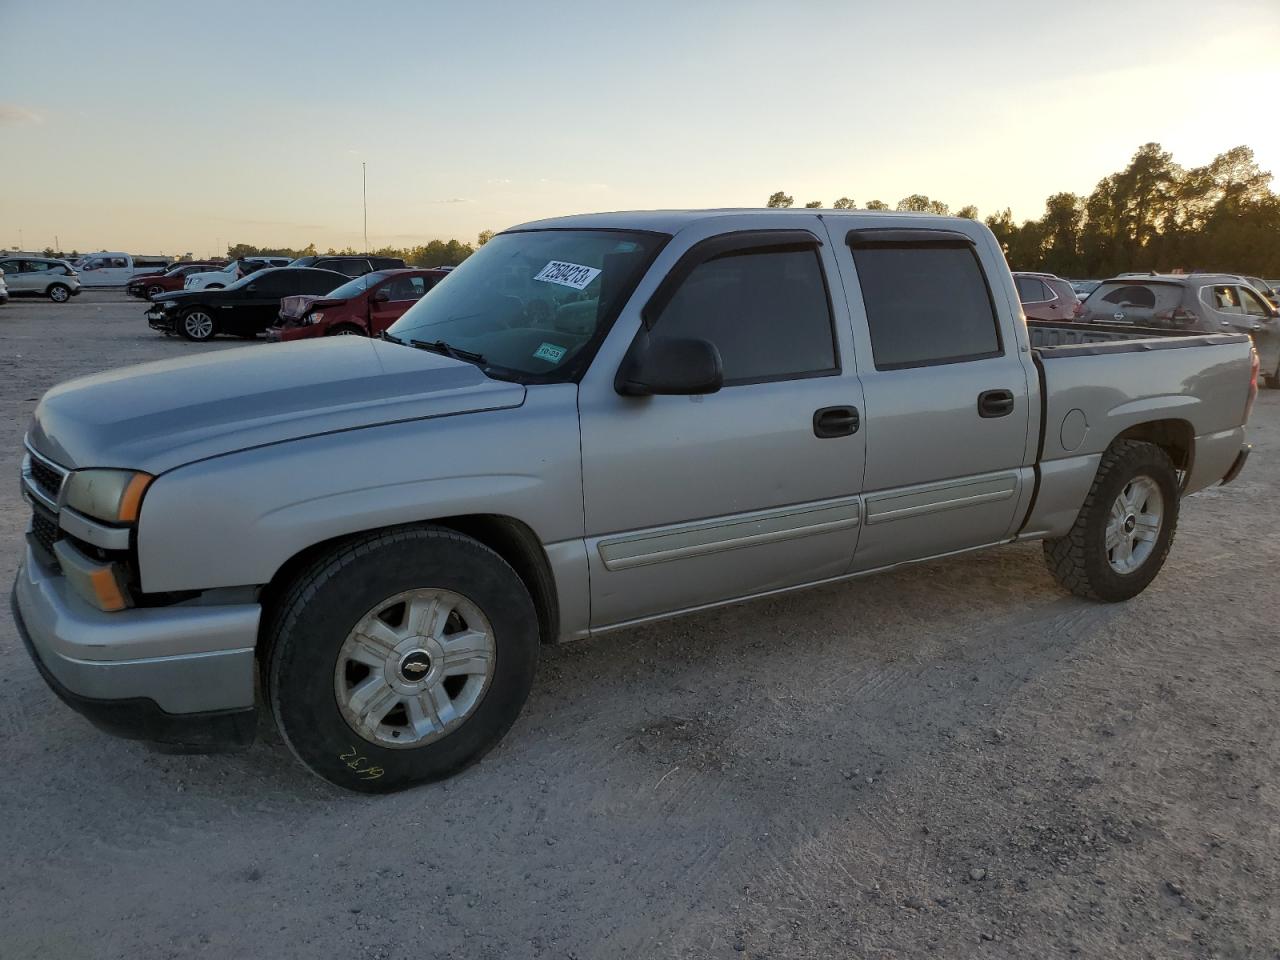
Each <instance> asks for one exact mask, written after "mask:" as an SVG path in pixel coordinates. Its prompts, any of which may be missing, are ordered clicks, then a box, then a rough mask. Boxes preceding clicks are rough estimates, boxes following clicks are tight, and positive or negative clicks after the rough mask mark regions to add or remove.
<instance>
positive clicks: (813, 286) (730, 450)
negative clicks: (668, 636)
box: [14, 210, 1257, 792]
mask: <svg viewBox="0 0 1280 960" xmlns="http://www.w3.org/2000/svg"><path fill="white" fill-rule="evenodd" d="M290 272H292V271H280V272H279V274H276V275H282V274H286V273H290ZM1055 337H1061V338H1067V339H1068V341H1070V342H1068V344H1067V345H1064V346H1040V345H1039V344H1043V343H1046V342H1052V340H1053V338H1055ZM1256 375H1257V364H1256V354H1255V353H1254V350H1253V347H1252V344H1251V342H1250V339H1249V337H1248V336H1247V335H1245V334H1244V333H1224V334H1216V335H1187V334H1175V333H1171V334H1170V335H1169V336H1166V337H1160V336H1159V335H1158V334H1153V333H1152V332H1151V331H1143V330H1134V329H1131V328H1114V329H1103V328H1096V329H1090V328H1088V327H1086V326H1085V325H1082V324H1078V323H1065V324H1057V325H1055V324H1036V323H1028V322H1026V321H1025V320H1024V319H1023V316H1022V310H1021V307H1020V304H1019V300H1018V294H1017V291H1016V289H1015V287H1014V283H1013V278H1012V276H1011V275H1010V274H1009V271H1008V268H1007V266H1006V265H1005V259H1004V255H1003V252H1002V251H1001V248H1000V246H999V244H998V243H997V241H996V239H995V237H994V236H993V235H992V233H991V232H990V231H989V230H988V229H987V228H986V227H985V226H984V225H982V224H981V223H978V222H975V221H972V220H965V219H959V218H939V217H929V216H924V215H912V214H875V213H867V212H849V213H843V212H832V211H823V212H822V213H817V212H811V211H807V210H804V211H801V210H796V211H781V212H780V211H769V212H767V213H764V212H758V211H733V212H725V211H714V212H697V211H685V212H654V213H614V214H598V215H586V216H577V217H566V218H562V219H555V220H547V221H541V222H538V223H532V224H527V225H524V226H521V227H516V228H513V229H511V230H508V231H506V232H504V233H501V234H499V235H497V236H496V237H494V238H493V239H492V240H490V241H489V242H488V243H487V244H485V245H484V246H483V247H482V248H481V249H480V250H478V251H477V252H476V253H475V254H474V255H472V256H471V257H469V258H468V259H467V260H466V261H465V262H464V263H463V264H462V265H461V266H459V267H458V269H457V270H456V271H454V272H453V273H452V275H451V276H450V277H449V279H448V281H447V282H444V283H441V284H440V285H439V286H438V287H436V289H434V290H433V291H432V292H431V294H430V295H428V296H425V297H423V298H422V299H421V300H419V301H418V303H417V304H415V305H414V306H413V307H412V308H410V309H409V310H408V311H407V312H406V313H405V314H404V316H403V317H401V318H400V320H399V321H397V322H396V323H395V324H394V325H393V326H392V327H391V329H390V330H389V331H388V332H387V333H386V334H385V335H384V338H383V339H372V338H365V337H325V338H320V339H316V340H309V341H306V342H302V343H291V344H281V345H279V346H277V347H275V348H273V349H269V350H251V351H244V350H229V351H221V352H217V353H212V354H207V355H204V356H200V357H186V358H183V359H179V360H170V361H162V362H159V363H151V364H146V365H143V366H139V367H135V368H132V369H126V370H117V371H113V372H110V373H103V374H99V375H97V376H91V377H87V378H84V379H80V380H74V381H71V382H69V383H65V384H63V385H61V386H58V387H55V388H54V389H52V390H50V391H49V392H48V393H47V394H45V396H44V397H43V399H42V400H41V401H40V403H39V405H38V406H37V407H36V409H35V412H34V416H33V420H32V423H31V425H30V429H29V432H28V434H27V439H26V458H25V460H24V465H23V468H22V469H23V476H22V482H23V485H24V489H25V490H26V493H27V496H28V498H29V499H30V502H31V506H32V520H31V526H30V532H29V535H28V538H27V543H26V545H25V553H24V556H23V558H22V560H21V564H20V567H19V570H18V575H17V582H16V585H15V588H14V608H15V621H16V623H17V624H18V628H19V631H20V633H21V635H22V636H23V637H24V639H25V642H26V644H27V647H28V650H29V652H30V653H31V655H32V657H33V658H34V661H35V663H36V664H37V666H38V668H39V669H40V671H41V673H42V675H43V676H44V678H45V679H46V680H47V681H48V683H49V684H50V686H51V687H52V688H53V689H54V690H55V691H57V692H58V694H59V695H60V696H61V697H62V698H63V699H65V700H66V701H67V702H68V703H69V704H71V706H73V707H74V708H75V709H77V710H79V711H81V712H82V713H84V714H85V715H86V716H88V717H89V718H90V719H92V720H94V721H95V722H96V723H98V724H99V725H101V726H103V727H105V728H107V729H109V730H112V731H114V732H117V733H119V734H122V735H124V736H131V737H136V738H142V739H148V740H153V741H160V742H164V743H169V744H178V745H182V746H194V747H197V748H211V747H214V746H218V745H228V744H244V743H246V742H248V741H249V740H251V739H252V738H253V736H254V731H255V729H256V723H257V721H256V712H257V709H258V706H259V704H262V705H264V706H266V708H268V709H269V710H270V712H271V714H272V715H273V716H274V719H275V722H276V724H277V726H278V728H279V730H280V732H281V735H282V737H283V740H284V742H285V743H286V744H287V745H288V746H289V748H290V749H291V750H292V751H293V753H294V755H295V756H296V757H297V758H298V759H299V760H301V762H302V763H303V764H305V765H306V766H307V768H309V769H310V770H311V771H313V772H314V773H316V774H317V775H319V776H321V777H323V778H325V779H326V780H329V781H331V782H333V783H335V784H338V785H341V786H343V787H348V788H351V789H354V790H362V791H369V792H383V791H387V790H395V789H400V788H403V787H406V786H409V785H411V784H415V783H420V782H423V781H428V780H433V779H438V778H441V777H446V776H449V775H451V774H453V773H456V772H457V771H459V770H461V769H462V768H464V767H465V766H467V765H468V764H470V763H472V762H473V761H475V760H476V759H477V758H479V757H480V756H482V755H483V754H484V753H485V752H486V751H487V750H489V749H490V748H491V747H492V746H493V745H494V744H495V743H497V742H498V740H499V739H500V738H501V737H502V736H503V735H504V734H505V733H506V731H507V730H508V729H509V728H510V727H511V725H512V724H513V723H514V722H515V720H516V717H517V715H518V714H519V713H520V710H521V707H522V705H523V704H524V702H525V699H526V697H527V695H528V693H529V690H530V686H531V684H532V682H533V678H534V672H535V667H536V664H537V660H538V654H539V647H540V644H541V643H544V642H555V641H564V640H574V639H578V638H584V637H588V636H592V635H595V634H601V633H605V632H607V631H610V630H616V629H619V628H624V627H629V626H633V625H635V624H640V623H647V622H650V621H654V620H657V619H660V618H664V617H670V616H674V615H677V614H681V613H686V612H690V611H695V610H705V609H707V608H708V607H714V606H718V605H721V604H726V603H735V602H738V601H742V600H746V599H750V598H756V597H764V596H772V595H776V594H778V593H781V592H783V591H787V590H793V589H798V588H801V587H806V586H811V585H815V584H829V583H832V582H835V581H840V580H845V579H848V578H851V577H859V576H863V575H866V574H870V573H874V572H876V571H880V570H887V569H892V568H894V567H897V566H898V565H900V564H904V563H912V562H916V561H920V560H925V559H928V558H931V557H941V556H948V555H952V554H957V553H961V552H964V551H968V550H975V549H979V548H983V547H989V546H993V545H996V544H1002V543H1012V542H1016V541H1035V540H1040V541H1043V542H1044V555H1045V559H1046V561H1047V563H1048V566H1049V569H1050V571H1051V572H1052V574H1053V576H1054V577H1055V578H1056V579H1057V581H1058V582H1059V583H1060V584H1061V585H1062V586H1063V587H1064V588H1065V589H1067V590H1069V591H1071V592H1072V593H1074V594H1076V595H1078V596H1080V597H1084V598H1088V599H1091V600H1096V601H1104V602H1119V601H1124V600H1127V599H1129V598H1131V597H1133V596H1135V595H1137V594H1138V593H1140V592H1141V591H1142V590H1144V589H1145V588H1146V587H1147V585H1148V584H1150V583H1151V581H1152V580H1153V579H1154V578H1155V576H1156V575H1157V573H1158V572H1159V571H1160V569H1161V568H1162V567H1163V565H1164V563H1165V558H1166V556H1167V555H1168V552H1169V549H1170V545H1171V543H1172V540H1173V536H1174V531H1175V529H1176V527H1177V524H1178V514H1179V508H1180V503H1181V500H1182V498H1183V497H1184V496H1186V495H1188V494H1193V493H1195V492H1196V491H1199V490H1203V489H1205V488H1207V487H1210V486H1212V485H1214V484H1218V483H1226V482H1229V481H1231V480H1232V479H1233V478H1234V477H1235V476H1236V475H1237V474H1238V473H1239V472H1240V470H1241V468H1242V467H1243V465H1244V463H1245V459H1246V457H1247V455H1248V452H1249V446H1248V444H1247V443H1246V441H1245V429H1244V424H1245V423H1246V421H1247V419H1248V416H1249V411H1250V407H1251V405H1252V403H1253V401H1254V398H1255V395H1256V392H1257V384H1256ZM693 642H696V639H695V640H694V641H693ZM815 669H816V670H820V669H821V664H816V665H815ZM259 690H260V691H261V697H260V699H259V697H258V693H257V691H259ZM855 706H856V705H855Z"/></svg>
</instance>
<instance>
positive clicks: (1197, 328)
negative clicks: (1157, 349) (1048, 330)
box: [1080, 273, 1280, 388]
mask: <svg viewBox="0 0 1280 960" xmlns="http://www.w3.org/2000/svg"><path fill="white" fill-rule="evenodd" d="M1080 319H1081V320H1082V321H1084V322H1086V323H1112V324H1124V325H1133V326H1140V327H1156V328H1162V329H1171V330H1186V331H1189V332H1195V333H1247V334H1249V336H1250V337H1252V338H1253V344H1254V346H1255V347H1256V348H1257V350H1258V363H1259V369H1260V370H1261V372H1262V376H1263V377H1264V378H1265V382H1266V385H1267V386H1268V387H1272V388H1280V312H1278V311H1277V310H1276V308H1275V307H1273V306H1272V305H1271V304H1270V303H1268V302H1267V301H1266V300H1265V299H1264V298H1263V297H1262V295H1261V294H1260V293H1258V292H1257V291H1256V290H1255V289H1254V288H1253V287H1252V286H1251V285H1250V284H1249V283H1248V282H1247V281H1245V280H1244V279H1243V278H1242V277H1236V276H1231V275H1229V274H1225V273H1221V274H1215V273H1194V274H1189V275H1185V276H1181V275H1174V274H1150V275H1134V274H1130V275H1127V276H1122V277H1116V278H1115V279H1113V280H1106V281H1104V282H1103V283H1102V284H1100V285H1099V286H1098V289H1097V290H1095V291H1094V292H1093V294H1092V295H1091V296H1090V297H1089V299H1088V300H1086V301H1085V302H1084V310H1083V313H1082V314H1081V317H1080Z"/></svg>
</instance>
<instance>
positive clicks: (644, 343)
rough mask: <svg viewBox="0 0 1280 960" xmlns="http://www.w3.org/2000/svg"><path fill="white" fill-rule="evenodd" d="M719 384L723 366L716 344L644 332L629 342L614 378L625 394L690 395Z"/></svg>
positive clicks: (614, 384)
mask: <svg viewBox="0 0 1280 960" xmlns="http://www.w3.org/2000/svg"><path fill="white" fill-rule="evenodd" d="M722 386H724V368H723V366H722V365H721V363H720V351H719V350H717V349H716V346H715V344H713V343H711V342H710V341H708V340H684V339H677V338H674V337H651V336H649V335H647V334H642V335H641V336H640V337H638V338H637V339H636V342H635V343H633V344H632V345H631V349H630V350H628V351H627V356H626V358H625V359H624V360H623V361H622V366H621V367H619V368H618V375H617V377H615V378H614V381H613V388H614V389H615V390H617V391H618V393H620V394H622V395H623V396H624V397H647V396H657V395H661V396H689V395H692V394H701V393H715V392H716V391H717V390H719V389H720V388H721V387H722Z"/></svg>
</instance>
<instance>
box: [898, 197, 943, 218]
mask: <svg viewBox="0 0 1280 960" xmlns="http://www.w3.org/2000/svg"><path fill="white" fill-rule="evenodd" d="M898 210H900V211H902V212H904V213H936V214H940V215H941V216H944V217H945V216H946V215H947V214H948V213H950V212H951V208H950V207H948V206H947V205H946V204H945V203H943V202H942V201H941V200H930V199H929V198H928V197H926V196H925V195H924V194H923V193H913V194H912V195H911V196H909V197H903V198H902V199H901V200H899V201H898Z"/></svg>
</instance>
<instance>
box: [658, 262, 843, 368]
mask: <svg viewBox="0 0 1280 960" xmlns="http://www.w3.org/2000/svg"><path fill="white" fill-rule="evenodd" d="M654 330H655V331H656V332H657V333H658V334H660V335H661V336H664V337H690V338H695V339H702V340H709V341H711V342H712V343H713V344H715V345H716V347H717V348H718V349H719V351H720V358H721V361H722V362H723V364H724V382H725V383H726V384H734V383H757V382H760V381H763V380H785V379H791V378H795V377H805V376H814V375H819V374H825V373H833V372H835V371H836V370H837V369H838V367H837V364H836V351H835V340H834V334H833V331H832V322H831V305H830V303H829V301H828V299H827V286H826V281H825V279H824V276H823V272H822V263H821V261H820V260H819V259H818V252H817V250H815V249H813V248H812V247H799V248H797V247H789V248H778V247H766V248H759V249H754V250H750V251H747V252H744V253H738V254H734V253H730V254H726V255H723V256H720V257H716V258H714V259H712V260H708V261H706V262H705V263H702V264H699V265H698V266H697V267H695V268H694V269H693V271H692V272H691V273H690V274H689V276H688V277H686V278H685V280H684V282H683V283H682V284H681V285H680V288H679V289H678V290H677V291H676V293H675V296H673V297H672V298H671V301H670V302H669V303H668V304H667V305H666V307H665V308H664V309H663V311H662V313H661V314H660V315H659V316H658V318H657V319H656V320H655V322H654Z"/></svg>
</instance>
